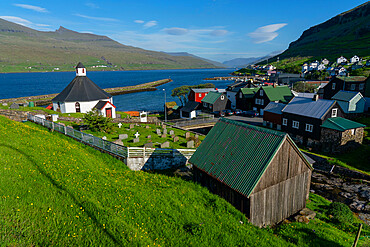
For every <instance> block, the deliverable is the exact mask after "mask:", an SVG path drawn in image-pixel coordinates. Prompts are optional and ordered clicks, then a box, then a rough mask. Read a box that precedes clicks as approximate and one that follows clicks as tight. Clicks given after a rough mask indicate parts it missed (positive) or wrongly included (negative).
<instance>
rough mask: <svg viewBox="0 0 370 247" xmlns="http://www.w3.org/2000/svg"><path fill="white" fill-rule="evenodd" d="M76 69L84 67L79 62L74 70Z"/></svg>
mask: <svg viewBox="0 0 370 247" xmlns="http://www.w3.org/2000/svg"><path fill="white" fill-rule="evenodd" d="M77 68H85V66H84V65H83V64H82V63H81V62H78V64H77V66H76V69H77Z"/></svg>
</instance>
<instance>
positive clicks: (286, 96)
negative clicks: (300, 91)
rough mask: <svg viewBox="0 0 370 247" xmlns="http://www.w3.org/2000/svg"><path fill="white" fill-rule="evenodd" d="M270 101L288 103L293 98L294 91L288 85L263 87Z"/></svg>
mask: <svg viewBox="0 0 370 247" xmlns="http://www.w3.org/2000/svg"><path fill="white" fill-rule="evenodd" d="M262 89H263V90H264V91H265V93H266V95H267V97H268V98H269V100H270V101H280V102H282V103H287V102H289V101H290V100H291V99H292V98H293V96H294V95H293V93H292V91H291V90H290V88H289V87H288V86H277V87H273V86H267V87H262Z"/></svg>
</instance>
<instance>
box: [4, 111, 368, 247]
mask: <svg viewBox="0 0 370 247" xmlns="http://www.w3.org/2000/svg"><path fill="white" fill-rule="evenodd" d="M0 164H1V166H0V179H1V180H0V181H1V182H0V208H1V210H0V243H1V244H0V245H1V246H48V245H51V246H144V245H145V246H148V245H150V246H157V245H160V246H161V245H162V246H294V245H299V246H320V245H321V246H324V245H327V244H330V246H350V243H351V242H352V241H353V239H354V232H353V231H352V230H348V229H344V230H342V229H341V228H338V227H336V225H335V224H332V223H330V219H329V217H327V219H326V218H325V217H322V218H321V219H315V220H313V221H311V222H310V223H309V224H304V223H292V224H283V225H281V226H280V227H278V228H276V229H268V228H267V229H259V228H256V227H254V226H252V225H250V224H249V223H247V219H246V218H245V217H244V215H243V214H241V213H240V212H239V211H237V210H236V209H235V208H233V207H232V206H231V205H230V204H228V203H226V202H225V201H224V200H222V199H220V198H219V197H217V196H216V195H213V194H211V193H209V192H208V191H207V190H206V189H205V188H202V187H201V186H199V185H197V184H194V183H192V182H188V181H184V180H182V179H181V178H176V177H168V176H164V175H160V174H156V173H145V172H133V171H130V170H128V169H127V168H126V166H125V165H124V164H123V163H121V162H120V161H118V160H116V159H114V158H112V157H111V156H109V155H106V154H101V153H100V152H98V151H96V150H94V149H92V148H90V147H86V146H84V145H82V144H81V143H78V142H76V141H73V140H71V139H70V138H67V137H64V136H62V135H61V134H59V133H56V132H54V133H51V132H49V131H48V130H46V129H45V128H43V127H40V126H37V125H35V124H32V123H26V124H22V123H18V122H13V121H10V120H7V119H6V118H4V117H1V116H0ZM320 203H321V204H322V202H320ZM320 203H317V202H315V200H313V201H311V202H310V203H309V207H311V208H314V207H316V208H319V207H321V204H320ZM328 203H329V202H326V204H328ZM240 221H242V222H243V224H242V223H241V222H240ZM360 244H361V245H362V244H366V242H364V240H361V242H360ZM361 245H360V246H361Z"/></svg>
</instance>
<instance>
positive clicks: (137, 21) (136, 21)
mask: <svg viewBox="0 0 370 247" xmlns="http://www.w3.org/2000/svg"><path fill="white" fill-rule="evenodd" d="M134 22H135V23H138V24H143V23H144V22H145V21H143V20H134Z"/></svg>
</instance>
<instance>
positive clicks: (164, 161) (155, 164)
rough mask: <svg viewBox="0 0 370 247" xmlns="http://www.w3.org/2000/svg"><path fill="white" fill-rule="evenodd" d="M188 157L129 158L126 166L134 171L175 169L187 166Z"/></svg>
mask: <svg viewBox="0 0 370 247" xmlns="http://www.w3.org/2000/svg"><path fill="white" fill-rule="evenodd" d="M189 159H190V157H186V156H182V155H176V156H172V157H171V156H155V155H153V156H150V157H145V158H144V157H129V158H127V161H126V165H127V166H128V168H130V169H131V170H134V171H139V170H163V169H169V168H176V167H179V166H184V165H186V164H187V162H188V160H189Z"/></svg>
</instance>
